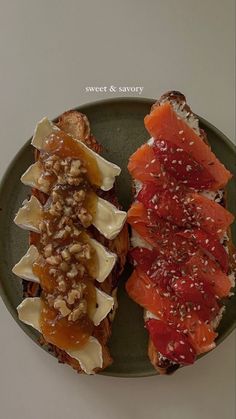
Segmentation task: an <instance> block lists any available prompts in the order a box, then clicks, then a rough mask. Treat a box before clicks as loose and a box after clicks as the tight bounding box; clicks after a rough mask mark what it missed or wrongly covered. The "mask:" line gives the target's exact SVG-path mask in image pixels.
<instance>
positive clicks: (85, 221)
mask: <svg viewBox="0 0 236 419" xmlns="http://www.w3.org/2000/svg"><path fill="white" fill-rule="evenodd" d="M78 218H79V220H80V222H81V224H82V225H83V226H84V227H88V226H90V224H91V222H92V219H93V217H92V215H91V214H90V213H89V212H88V210H86V208H84V207H82V208H80V210H79V212H78Z"/></svg>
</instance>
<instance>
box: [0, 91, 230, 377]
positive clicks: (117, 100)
mask: <svg viewBox="0 0 236 419" xmlns="http://www.w3.org/2000/svg"><path fill="white" fill-rule="evenodd" d="M155 101H156V99H152V98H146V97H135V96H134V97H122V96H121V97H117V98H108V99H101V100H96V101H92V102H85V103H82V104H81V105H78V106H76V107H73V108H71V109H70V110H78V111H82V108H83V109H84V108H86V107H96V106H102V105H109V104H117V103H120V104H121V103H122V102H125V103H128V102H131V103H132V102H135V103H137V102H139V103H143V104H149V105H152V104H153V103H155ZM64 112H65V111H64ZM59 115H60V114H59ZM59 115H58V116H57V117H55V118H53V119H52V121H53V122H55V121H57V120H58V117H59ZM196 116H197V117H198V118H199V121H200V124H203V125H205V126H206V127H207V128H209V129H210V130H211V131H213V132H214V134H215V135H216V136H217V137H220V138H221V139H222V140H223V142H224V143H226V145H227V146H228V147H229V148H230V150H231V151H232V152H233V153H234V154H236V145H234V143H233V142H232V141H231V140H230V139H229V138H228V137H227V136H226V135H225V134H224V133H223V132H222V131H221V130H220V129H218V128H217V127H215V125H213V124H212V123H211V122H209V121H207V120H206V119H205V118H203V117H201V116H199V115H198V114H196ZM31 139H32V136H31V137H30V138H29V139H28V140H27V141H26V142H25V143H24V144H23V145H22V146H21V147H20V148H19V149H18V151H17V152H16V154H15V155H14V156H13V158H12V159H11V161H10V163H9V164H8V166H7V168H6V170H5V171H4V173H3V176H2V178H1V181H0V196H1V194H2V189H3V187H4V185H5V183H6V180H7V178H8V176H9V174H10V173H11V171H12V168H13V167H14V164H15V161H16V160H17V158H18V157H19V156H20V155H21V154H22V153H23V152H24V150H25V149H27V147H28V146H29V145H30V142H31ZM0 296H1V298H2V301H3V303H4V305H5V307H6V308H7V310H8V312H9V313H10V314H11V316H12V317H13V319H14V320H15V321H16V323H17V324H18V325H19V326H20V328H21V329H22V330H23V331H24V332H25V334H26V335H27V336H28V337H29V338H30V340H31V341H33V343H34V344H36V345H37V346H39V347H41V348H42V349H44V350H45V352H47V353H48V354H50V355H52V356H53V354H52V353H50V352H49V351H47V350H46V349H45V348H44V347H43V346H42V345H40V344H39V342H38V340H37V341H36V340H35V338H34V337H33V335H35V331H34V332H33V331H32V330H31V329H32V328H31V327H30V326H28V325H25V324H24V323H22V322H21V321H20V320H19V318H18V315H17V311H16V309H15V307H14V306H13V304H12V302H11V300H10V299H9V298H8V296H7V293H6V291H5V289H4V280H3V279H2V278H1V277H0ZM235 328H236V319H234V320H233V321H232V324H231V326H230V327H229V328H227V331H226V332H225V333H224V335H223V336H222V338H220V339H219V340H218V341H217V346H218V345H220V344H221V343H222V342H223V341H224V340H225V339H226V338H227V337H228V336H229V335H230V334H231V333H232V332H233V330H234V329H235ZM37 333H38V332H37ZM38 336H40V333H38ZM205 355H206V354H202V355H201V356H200V357H199V359H200V358H201V357H202V356H205ZM53 357H54V356H53ZM82 375H83V374H82ZM97 375H103V376H106V377H113V378H115V377H119V378H143V377H151V376H156V375H159V374H158V373H157V371H156V370H155V369H153V371H152V370H150V371H149V372H139V373H138V375H137V373H135V372H131V373H123V372H121V373H119V372H116V373H112V372H109V371H106V370H103V371H101V372H99V373H98V374H97Z"/></svg>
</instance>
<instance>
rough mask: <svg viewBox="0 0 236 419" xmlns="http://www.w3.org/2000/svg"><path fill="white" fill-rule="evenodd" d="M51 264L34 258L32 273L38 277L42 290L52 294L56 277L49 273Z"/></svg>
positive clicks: (55, 284)
mask: <svg viewBox="0 0 236 419" xmlns="http://www.w3.org/2000/svg"><path fill="white" fill-rule="evenodd" d="M50 268H51V266H50V265H48V264H47V263H46V262H45V261H42V260H40V259H39V260H36V262H34V264H33V268H32V269H33V273H34V274H35V275H36V276H37V277H38V278H39V280H40V285H41V288H42V290H43V291H44V292H46V293H49V294H53V292H54V291H55V289H56V286H57V281H56V277H54V276H52V275H50V273H49V270H50Z"/></svg>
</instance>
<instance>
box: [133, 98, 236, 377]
mask: <svg viewBox="0 0 236 419" xmlns="http://www.w3.org/2000/svg"><path fill="white" fill-rule="evenodd" d="M166 103H169V104H171V107H172V109H173V110H174V112H175V113H176V115H177V117H178V119H183V120H184V121H185V122H186V124H187V125H188V126H189V127H190V128H192V129H193V130H194V132H195V133H196V134H197V135H198V136H199V137H200V138H201V139H202V141H203V142H204V143H206V144H207V145H208V146H209V144H208V141H207V135H206V133H205V132H204V130H203V129H201V128H200V127H199V120H198V117H197V116H196V115H195V114H194V113H193V112H192V110H191V108H190V107H189V105H188V104H187V102H186V98H185V96H184V95H183V94H182V93H180V92H178V91H169V92H167V93H165V94H164V95H162V96H161V98H160V99H159V100H158V101H156V102H155V103H154V105H153V106H152V108H151V111H154V110H155V109H156V108H158V107H160V106H162V105H163V104H166ZM147 118H148V117H147ZM166 139H167V140H168V138H166ZM148 143H149V144H152V143H153V139H151V140H149V141H148ZM146 163H147V164H148V162H146ZM149 163H150V162H149ZM228 173H229V172H228ZM229 177H230V175H229ZM141 187H142V182H140V181H137V180H134V181H133V194H134V196H133V200H135V198H136V196H137V194H138V192H139V191H140V188H141ZM201 193H202V194H203V195H205V196H206V197H207V198H208V199H211V200H213V201H215V202H217V203H219V204H220V205H221V206H222V207H224V208H227V192H226V187H223V188H221V189H220V190H215V191H214V192H213V191H211V192H209V191H207V190H202V191H201ZM132 235H133V239H132V238H131V243H132V244H133V247H135V246H141V247H142V246H143V245H144V247H145V246H146V245H147V243H146V244H145V242H143V239H142V237H141V238H140V237H139V235H138V239H137V232H134V230H132ZM140 239H141V240H140ZM221 243H222V244H223V246H224V248H225V250H226V252H227V253H228V255H229V266H230V267H229V269H228V277H229V278H230V281H231V286H232V287H234V286H235V269H236V263H235V260H236V253H235V247H234V245H233V242H232V237H231V230H230V227H229V228H228V230H227V233H226V234H225V235H224V237H223V238H221ZM147 247H149V244H148V245H147ZM223 311H224V306H223V305H222V307H221V310H220V312H219V314H218V316H217V317H216V318H215V319H214V322H212V324H213V323H214V329H216V328H217V326H218V325H219V323H220V320H221V318H222V314H223ZM149 315H151V317H152V313H148V312H147V311H146V310H145V313H144V319H145V321H146V320H148V318H150V317H148V316H149ZM148 356H149V359H150V361H151V363H152V365H153V366H154V368H155V369H156V370H157V371H158V372H159V373H160V374H171V373H173V372H174V371H176V370H177V369H178V368H179V367H180V364H178V363H177V362H173V361H171V360H169V359H168V358H167V357H165V356H163V355H162V354H161V353H160V352H159V351H158V350H157V349H156V347H155V345H154V343H153V341H152V339H151V337H149V343H148Z"/></svg>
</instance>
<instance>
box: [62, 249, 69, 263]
mask: <svg viewBox="0 0 236 419" xmlns="http://www.w3.org/2000/svg"><path fill="white" fill-rule="evenodd" d="M61 256H62V258H63V259H64V260H65V261H67V262H68V261H70V260H71V255H70V252H69V250H68V249H66V248H65V249H63V250H62V252H61Z"/></svg>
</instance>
